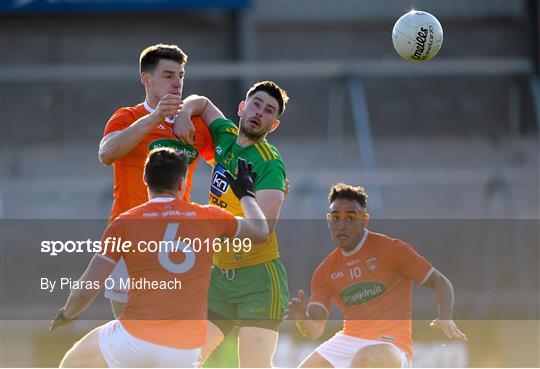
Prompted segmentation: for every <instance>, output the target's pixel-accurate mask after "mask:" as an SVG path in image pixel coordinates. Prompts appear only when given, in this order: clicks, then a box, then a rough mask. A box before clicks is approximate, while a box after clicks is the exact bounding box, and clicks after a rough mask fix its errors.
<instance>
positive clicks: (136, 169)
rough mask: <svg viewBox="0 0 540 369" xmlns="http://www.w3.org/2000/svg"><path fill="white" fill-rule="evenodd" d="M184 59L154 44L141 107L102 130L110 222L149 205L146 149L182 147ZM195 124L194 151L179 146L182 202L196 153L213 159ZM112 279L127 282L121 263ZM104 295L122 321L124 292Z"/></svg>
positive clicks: (143, 59)
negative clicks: (177, 127) (183, 169)
mask: <svg viewBox="0 0 540 369" xmlns="http://www.w3.org/2000/svg"><path fill="white" fill-rule="evenodd" d="M187 58H188V57H187V55H186V54H185V53H184V52H183V51H182V50H180V48H179V47H178V46H176V45H163V44H157V45H153V46H150V47H147V48H146V49H144V50H143V51H142V53H141V56H140V60H139V68H140V76H141V82H142V84H143V85H144V88H145V91H146V98H145V100H144V102H143V103H140V104H137V105H135V106H133V107H127V108H121V109H119V110H117V111H116V112H115V113H114V114H113V116H112V117H111V118H110V119H109V121H108V122H107V125H106V126H105V131H104V133H103V139H102V140H101V143H100V145H99V160H100V161H101V163H103V164H106V165H110V164H112V165H113V167H114V191H113V195H114V202H113V206H112V209H111V213H110V218H109V219H110V220H113V219H114V218H116V217H117V216H118V215H119V214H120V213H123V212H125V211H127V210H129V209H131V208H133V207H135V206H138V205H140V204H142V203H144V202H146V201H148V196H147V192H146V186H145V184H144V183H143V170H144V161H145V160H146V157H147V155H148V151H149V148H153V147H159V146H178V145H182V144H181V142H180V141H178V140H177V139H176V136H175V135H174V134H173V120H172V117H173V116H175V115H177V114H179V109H180V107H181V104H182V100H181V96H182V88H183V83H184V73H185V71H184V68H185V64H186V62H187ZM193 123H194V124H195V126H196V127H197V134H196V135H195V137H194V140H193V141H194V142H193V147H191V146H187V145H184V146H183V147H179V149H181V150H182V151H184V152H185V153H186V154H187V155H188V157H189V159H190V165H189V168H188V175H187V188H186V189H185V192H184V193H185V195H184V199H185V200H189V190H190V188H191V176H192V174H193V171H194V170H195V166H196V165H197V161H198V152H200V153H201V155H202V156H203V157H204V158H205V159H206V160H207V161H211V160H213V154H214V151H213V143H212V138H211V137H210V134H209V132H208V129H207V128H206V125H205V124H204V123H203V122H202V121H201V120H200V118H198V117H195V118H194V119H193ZM112 276H113V277H114V278H116V279H117V280H118V279H119V278H121V277H127V271H126V269H125V264H124V262H123V261H120V262H119V263H118V267H117V268H116V269H115V270H114V272H113V275H112ZM105 296H106V297H107V298H109V299H111V304H112V306H113V312H114V314H115V316H116V317H118V316H120V312H121V311H122V309H123V304H124V303H125V302H126V298H127V291H126V290H125V289H121V288H115V289H112V290H111V289H107V290H106V291H105Z"/></svg>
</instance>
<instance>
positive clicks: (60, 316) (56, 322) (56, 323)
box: [49, 308, 73, 331]
mask: <svg viewBox="0 0 540 369" xmlns="http://www.w3.org/2000/svg"><path fill="white" fill-rule="evenodd" d="M72 321H73V319H68V318H66V317H65V315H64V308H62V309H60V310H58V313H56V316H55V317H54V319H53V320H51V323H50V324H49V330H50V331H54V330H55V329H56V328H59V327H62V326H64V325H66V324H69V323H71V322H72Z"/></svg>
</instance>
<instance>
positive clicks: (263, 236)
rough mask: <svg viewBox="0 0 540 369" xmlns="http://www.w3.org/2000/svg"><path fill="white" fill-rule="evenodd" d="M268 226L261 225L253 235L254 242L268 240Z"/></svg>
mask: <svg viewBox="0 0 540 369" xmlns="http://www.w3.org/2000/svg"><path fill="white" fill-rule="evenodd" d="M268 235H269V233H268V226H266V227H261V228H259V229H258V230H257V232H256V233H255V234H254V235H253V237H251V240H252V241H253V242H254V243H263V242H266V240H267V239H268Z"/></svg>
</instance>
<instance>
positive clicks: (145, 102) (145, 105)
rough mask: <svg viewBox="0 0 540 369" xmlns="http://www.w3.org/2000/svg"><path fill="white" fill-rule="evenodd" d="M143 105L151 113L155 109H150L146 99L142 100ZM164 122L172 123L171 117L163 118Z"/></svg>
mask: <svg viewBox="0 0 540 369" xmlns="http://www.w3.org/2000/svg"><path fill="white" fill-rule="evenodd" d="M143 106H144V108H145V109H146V111H147V112H149V113H150V114H152V113H153V112H154V111H155V110H156V109H152V108H151V107H150V105H148V102H147V101H146V100H144V102H143ZM165 122H167V123H174V119H171V118H165Z"/></svg>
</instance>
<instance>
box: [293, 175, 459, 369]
mask: <svg viewBox="0 0 540 369" xmlns="http://www.w3.org/2000/svg"><path fill="white" fill-rule="evenodd" d="M328 201H329V203H330V209H329V212H328V215H327V222H328V227H329V229H330V233H331V235H332V239H333V240H334V243H335V245H336V246H337V248H336V249H335V250H334V251H333V252H332V253H331V254H330V255H329V256H328V257H327V258H326V259H325V260H324V261H323V262H322V263H321V264H320V265H319V266H318V267H317V269H316V270H315V273H314V274H313V279H312V282H311V300H310V302H309V304H307V301H306V298H305V297H304V293H303V291H299V292H298V297H296V298H293V299H291V301H290V302H289V306H288V310H287V312H286V314H287V318H288V319H293V320H296V325H297V328H298V329H299V330H300V332H301V333H302V334H303V335H305V336H307V337H309V338H312V339H317V338H318V337H320V336H321V334H322V333H323V331H324V328H325V325H326V320H327V318H328V314H329V311H330V305H331V302H332V300H334V301H335V302H336V304H337V305H338V307H339V309H340V310H341V312H342V313H343V316H344V319H345V320H344V322H343V326H344V327H343V331H341V332H339V333H337V334H336V335H335V336H334V337H332V338H331V339H329V340H328V341H326V342H325V343H323V344H322V345H320V346H319V347H318V348H317V349H315V351H314V352H313V353H311V354H310V355H309V356H308V357H307V358H306V359H305V360H304V362H303V363H302V364H301V365H300V366H301V367H306V368H314V367H340V368H348V367H400V366H402V367H406V366H410V362H411V359H412V350H411V347H412V333H411V325H412V322H411V319H412V284H413V282H414V283H417V284H421V285H424V286H427V287H430V288H432V289H433V290H434V292H435V295H436V297H437V303H438V317H437V319H435V320H433V322H432V323H431V326H433V327H439V328H440V329H442V331H443V332H444V333H445V334H446V335H447V336H448V337H449V338H459V339H464V340H466V337H465V335H464V334H463V333H462V332H461V331H460V330H459V329H458V328H457V326H456V324H455V323H454V321H453V320H452V309H453V305H454V301H453V300H454V290H453V288H452V284H451V283H450V281H449V280H448V279H447V278H446V277H445V276H444V275H442V274H441V273H440V272H439V271H438V270H437V269H435V268H433V267H432V266H431V264H430V263H429V262H428V261H427V260H426V259H424V258H423V257H422V256H420V255H419V254H418V253H416V252H415V251H414V249H413V248H412V247H411V246H410V245H408V244H406V243H404V242H403V241H400V240H397V239H393V238H390V237H388V236H385V235H383V234H379V233H373V232H370V231H368V230H367V229H366V225H367V223H368V219H369V215H368V213H367V194H366V193H365V191H364V189H363V188H362V187H353V186H349V185H345V184H342V183H339V184H336V185H335V186H333V187H332V189H331V190H330V194H329V196H328Z"/></svg>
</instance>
